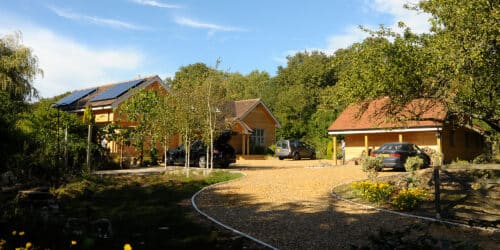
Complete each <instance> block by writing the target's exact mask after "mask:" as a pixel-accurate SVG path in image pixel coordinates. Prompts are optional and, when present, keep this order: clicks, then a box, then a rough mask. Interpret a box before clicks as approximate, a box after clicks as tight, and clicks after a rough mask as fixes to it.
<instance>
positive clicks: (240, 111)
mask: <svg viewBox="0 0 500 250" xmlns="http://www.w3.org/2000/svg"><path fill="white" fill-rule="evenodd" d="M258 102H260V99H248V100H241V101H234V102H232V103H231V104H230V108H231V109H230V111H231V115H232V116H233V117H234V118H238V119H242V118H244V116H245V115H246V114H247V113H248V112H249V111H250V109H251V108H253V107H254V106H255V105H257V103H258Z"/></svg>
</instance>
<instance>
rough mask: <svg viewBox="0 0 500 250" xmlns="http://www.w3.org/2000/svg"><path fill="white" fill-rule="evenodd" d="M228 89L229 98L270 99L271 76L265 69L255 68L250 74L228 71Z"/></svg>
mask: <svg viewBox="0 0 500 250" xmlns="http://www.w3.org/2000/svg"><path fill="white" fill-rule="evenodd" d="M226 75H227V77H226V78H225V79H226V81H225V82H226V89H227V90H226V91H227V97H228V99H229V100H245V99H254V98H262V99H263V100H264V102H267V101H268V97H269V96H268V93H269V88H270V86H271V76H270V75H269V74H268V73H267V72H265V71H258V70H254V71H252V72H250V73H249V74H248V75H242V74H240V73H226Z"/></svg>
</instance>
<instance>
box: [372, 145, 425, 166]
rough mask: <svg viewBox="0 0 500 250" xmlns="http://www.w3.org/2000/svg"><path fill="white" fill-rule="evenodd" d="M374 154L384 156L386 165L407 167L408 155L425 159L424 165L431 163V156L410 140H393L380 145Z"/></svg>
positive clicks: (384, 164)
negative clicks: (409, 141)
mask: <svg viewBox="0 0 500 250" xmlns="http://www.w3.org/2000/svg"><path fill="white" fill-rule="evenodd" d="M372 156H373V157H376V156H382V157H384V160H383V162H382V165H383V166H384V167H390V168H397V169H405V162H406V159H408V157H413V156H418V157H420V158H422V159H423V160H424V165H423V166H424V167H428V166H429V165H430V162H431V160H430V157H429V156H428V155H427V154H425V153H424V151H423V150H421V149H420V148H419V147H418V146H417V145H415V144H413V143H408V142H392V143H386V144H383V145H382V146H380V147H379V148H378V149H377V150H374V151H373V152H372Z"/></svg>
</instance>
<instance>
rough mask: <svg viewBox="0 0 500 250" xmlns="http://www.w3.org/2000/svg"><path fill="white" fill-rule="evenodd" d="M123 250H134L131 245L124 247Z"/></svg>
mask: <svg viewBox="0 0 500 250" xmlns="http://www.w3.org/2000/svg"><path fill="white" fill-rule="evenodd" d="M123 250H132V246H131V245H130V244H128V243H127V244H125V245H123Z"/></svg>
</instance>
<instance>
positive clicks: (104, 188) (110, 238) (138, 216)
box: [0, 171, 241, 249]
mask: <svg viewBox="0 0 500 250" xmlns="http://www.w3.org/2000/svg"><path fill="white" fill-rule="evenodd" d="M240 176H241V174H235V173H229V172H225V171H213V172H212V173H211V174H210V175H208V176H204V175H203V174H201V173H200V174H196V173H191V174H190V175H189V177H186V175H185V174H183V173H178V174H157V175H148V176H118V177H97V176H88V177H85V178H83V179H80V180H75V181H72V182H70V183H68V184H66V185H64V186H62V187H60V188H58V189H51V190H50V193H51V194H52V195H53V198H52V199H51V201H50V202H48V203H46V202H43V204H44V205H41V203H40V200H35V199H32V200H30V201H26V200H25V198H24V197H22V196H20V195H16V196H15V198H14V196H12V197H13V198H14V199H12V200H10V201H8V202H6V203H5V204H8V205H4V206H2V208H3V209H5V211H3V214H2V219H1V221H0V249H2V245H3V248H4V249H14V248H16V247H22V246H26V243H27V242H29V243H30V244H31V245H32V246H33V247H34V248H35V249H46V248H50V249H123V246H124V245H125V244H130V245H131V246H132V247H133V249H207V248H210V249H227V248H231V244H238V242H235V241H234V239H232V237H233V235H231V234H229V233H228V232H224V231H220V230H218V229H216V228H214V227H210V226H207V224H206V223H199V222H197V221H199V220H200V219H199V217H198V216H197V215H196V214H195V213H193V209H192V208H191V206H190V205H191V204H190V198H191V196H192V195H193V194H194V193H196V192H197V191H198V190H200V189H201V188H203V187H205V186H207V185H210V184H213V183H217V182H221V181H225V180H230V179H235V178H238V177H240ZM3 199H6V198H5V197H3ZM47 204H48V205H47ZM1 242H3V243H1Z"/></svg>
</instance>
